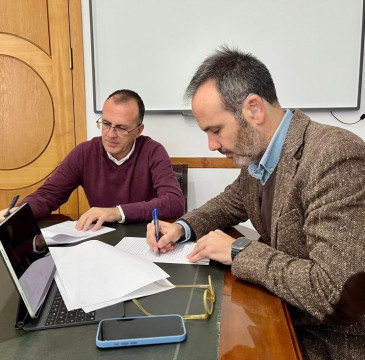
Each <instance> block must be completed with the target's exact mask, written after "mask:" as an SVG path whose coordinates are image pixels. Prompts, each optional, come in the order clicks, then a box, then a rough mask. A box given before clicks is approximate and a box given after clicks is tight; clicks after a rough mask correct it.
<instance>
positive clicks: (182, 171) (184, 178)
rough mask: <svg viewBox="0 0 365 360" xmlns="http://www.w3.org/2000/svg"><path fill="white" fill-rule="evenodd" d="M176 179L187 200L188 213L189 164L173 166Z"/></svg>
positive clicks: (186, 208) (186, 209)
mask: <svg viewBox="0 0 365 360" xmlns="http://www.w3.org/2000/svg"><path fill="white" fill-rule="evenodd" d="M172 169H173V170H174V171H175V173H176V179H177V181H178V182H179V184H180V187H181V191H182V193H183V195H184V198H185V212H187V211H188V164H172Z"/></svg>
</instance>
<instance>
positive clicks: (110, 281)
mask: <svg viewBox="0 0 365 360" xmlns="http://www.w3.org/2000/svg"><path fill="white" fill-rule="evenodd" d="M50 252H51V255H52V257H53V260H54V262H55V264H56V268H57V276H56V277H55V279H56V282H57V285H58V286H59V288H60V292H61V295H62V297H63V298H64V301H65V304H66V307H67V309H68V310H72V309H77V308H87V307H95V306H96V307H95V308H100V307H104V306H106V305H105V303H106V302H110V301H113V300H114V301H115V302H119V301H120V300H119V299H121V298H122V297H125V296H127V295H128V294H130V293H132V292H134V291H137V290H139V289H141V288H143V287H144V286H147V285H149V284H151V283H153V282H154V281H159V280H161V279H166V278H167V277H169V275H168V274H167V273H166V272H165V271H163V270H162V269H161V268H160V267H158V266H157V265H155V264H154V263H153V262H151V261H148V260H145V259H141V258H139V257H137V256H133V255H131V254H130V253H127V252H124V251H123V250H121V249H118V248H116V247H114V246H111V245H108V244H105V243H103V242H100V241H98V240H89V241H86V242H84V243H81V244H78V245H75V246H67V247H50ZM161 291H163V288H162V289H161ZM144 295H148V294H147V293H145V294H144ZM133 297H135V296H133Z"/></svg>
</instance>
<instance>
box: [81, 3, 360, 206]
mask: <svg viewBox="0 0 365 360" xmlns="http://www.w3.org/2000/svg"><path fill="white" fill-rule="evenodd" d="M82 10H83V31H84V58H85V63H84V65H85V85H86V118H87V137H88V139H91V138H92V137H94V136H98V135H99V131H98V129H97V127H96V124H95V121H96V120H97V118H98V117H99V116H100V115H99V114H95V113H94V111H93V88H92V86H93V84H92V64H91V39H90V24H89V12H88V0H82ZM105 56H110V54H105ZM202 60H203V59H202ZM323 65H324V66H325V64H323ZM298 71H300V69H298ZM189 80H190V79H186V82H187V83H188V82H189ZM274 82H275V79H274ZM364 82H365V76H363V82H362V83H363V84H364ZM313 86H314V87H315V86H316V84H313ZM333 86H338V87H340V86H341V84H337V83H336V79H334V83H333ZM120 88H123V84H120ZM132 90H133V89H132ZM278 96H279V101H280V94H278ZM363 113H365V91H363V92H362V96H361V107H360V109H359V110H357V111H355V110H348V111H336V112H335V115H336V117H338V118H339V119H340V120H342V121H344V122H355V121H357V120H358V119H359V118H360V116H361V115H362V114H363ZM307 114H308V115H309V116H310V117H311V118H312V120H315V121H318V122H321V123H325V124H330V125H334V126H339V127H342V128H345V129H348V130H350V131H353V132H354V133H355V134H357V135H359V136H360V137H361V138H362V139H363V140H365V120H363V121H361V122H360V123H358V124H356V125H352V126H350V125H343V124H341V123H340V122H338V121H337V120H336V119H334V117H333V116H332V115H331V114H330V112H328V111H311V112H307ZM144 124H145V129H144V132H143V133H144V135H148V136H150V137H152V138H153V139H155V140H156V141H158V142H160V143H162V144H163V145H164V146H165V148H166V150H167V151H168V153H169V155H170V156H171V157H219V156H222V155H220V154H219V153H218V152H210V151H209V150H208V145H207V138H206V135H205V134H204V133H203V132H202V131H201V130H200V129H199V127H198V126H197V124H196V122H195V120H194V118H192V117H183V116H182V115H171V114H167V115H146V116H145V119H144ZM238 174H239V169H189V183H188V187H189V194H188V210H192V209H193V208H195V207H198V206H200V205H202V204H203V203H205V202H206V201H207V200H209V199H210V198H211V197H213V196H215V195H216V194H218V193H219V192H221V191H222V190H223V189H224V187H225V186H226V185H228V184H229V183H231V182H232V181H233V180H234V179H235V178H236V177H237V176H238Z"/></svg>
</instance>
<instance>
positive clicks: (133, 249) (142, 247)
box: [116, 237, 209, 265]
mask: <svg viewBox="0 0 365 360" xmlns="http://www.w3.org/2000/svg"><path fill="white" fill-rule="evenodd" d="M194 246H195V243H194V242H192V241H187V242H184V243H180V244H175V245H174V250H172V251H169V252H167V253H160V254H155V253H154V252H153V251H152V250H151V249H150V247H149V245H148V244H147V242H146V238H140V237H125V238H123V240H121V241H120V242H119V243H118V244H117V245H116V247H117V248H118V249H121V250H124V251H126V252H129V253H130V254H133V255H136V256H138V257H140V258H143V259H146V260H150V261H153V262H161V263H173V264H191V262H189V260H188V259H187V258H186V256H187V255H188V254H190V253H191V252H192V251H193V249H194ZM194 264H197V265H209V259H208V258H205V259H202V260H200V261H197V262H196V263H194Z"/></svg>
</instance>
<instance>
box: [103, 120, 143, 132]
mask: <svg viewBox="0 0 365 360" xmlns="http://www.w3.org/2000/svg"><path fill="white" fill-rule="evenodd" d="M96 124H97V127H98V129H100V124H101V126H102V130H107V131H110V129H113V131H114V133H115V134H116V135H117V136H118V137H121V136H127V135H129V134H130V133H131V132H133V131H134V130H136V129H138V128H139V127H140V126H141V125H142V123H139V124H138V125H137V126H136V127H135V128H133V129H132V130H127V129H124V128H123V127H121V126H120V125H115V126H112V124H111V123H110V122H109V121H105V120H103V119H102V118H101V117H100V118H99V119H98V120H96Z"/></svg>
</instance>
